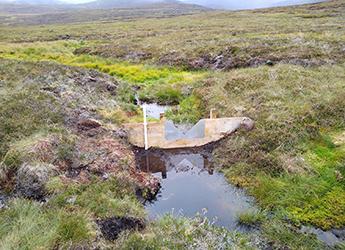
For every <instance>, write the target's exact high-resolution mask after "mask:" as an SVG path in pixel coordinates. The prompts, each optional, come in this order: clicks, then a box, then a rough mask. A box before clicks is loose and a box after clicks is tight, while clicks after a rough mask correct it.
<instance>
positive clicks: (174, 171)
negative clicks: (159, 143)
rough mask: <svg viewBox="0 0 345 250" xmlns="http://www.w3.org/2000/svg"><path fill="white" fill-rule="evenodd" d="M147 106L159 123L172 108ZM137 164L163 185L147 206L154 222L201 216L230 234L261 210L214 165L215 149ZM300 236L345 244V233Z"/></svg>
mask: <svg viewBox="0 0 345 250" xmlns="http://www.w3.org/2000/svg"><path fill="white" fill-rule="evenodd" d="M139 105H141V104H140V103H139ZM142 105H143V104H142ZM145 105H146V109H147V116H148V118H154V119H159V117H160V114H161V113H164V112H165V111H166V110H168V109H170V108H171V107H169V106H162V105H159V104H155V103H151V104H145ZM185 127H187V128H188V127H190V126H189V125H187V126H180V128H182V129H184V128H185ZM136 162H137V167H138V168H139V169H140V170H142V171H144V172H148V173H151V174H153V175H154V176H156V177H157V178H159V179H160V182H161V189H160V191H159V193H158V195H157V196H156V198H155V200H153V201H150V202H146V210H147V212H148V214H149V217H150V218H151V219H157V218H159V217H161V216H163V215H164V214H167V213H170V214H173V215H174V216H187V217H194V216H196V215H197V214H199V215H202V216H205V217H207V218H208V219H209V220H210V221H211V222H213V223H214V224H215V225H217V226H222V227H225V228H227V229H229V230H239V231H247V230H248V228H247V227H243V226H240V225H239V224H238V215H239V214H240V213H244V212H251V211H256V210H257V209H258V208H257V207H256V206H255V202H254V199H253V198H252V197H250V196H248V195H247V194H246V193H245V192H244V191H243V190H242V189H239V188H237V187H235V186H233V185H231V184H230V183H228V182H227V181H226V179H225V177H224V175H223V174H222V173H220V172H219V171H217V170H216V168H215V166H214V163H213V161H212V146H208V147H203V148H194V149H176V150H158V149H153V150H148V151H145V150H139V151H138V152H137V154H136ZM300 232H302V233H307V234H314V235H315V236H316V237H317V238H318V239H319V240H320V241H322V242H324V243H325V244H326V245H328V246H330V247H333V246H335V245H337V244H344V242H345V229H340V230H335V229H334V230H330V231H322V230H321V229H317V228H313V227H307V226H303V227H302V228H301V229H300Z"/></svg>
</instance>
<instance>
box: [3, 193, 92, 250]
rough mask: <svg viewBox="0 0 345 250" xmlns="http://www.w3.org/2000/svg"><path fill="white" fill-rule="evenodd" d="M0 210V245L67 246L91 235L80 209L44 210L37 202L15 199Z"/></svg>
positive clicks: (88, 223)
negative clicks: (70, 210)
mask: <svg viewBox="0 0 345 250" xmlns="http://www.w3.org/2000/svg"><path fill="white" fill-rule="evenodd" d="M0 214H1V216H0V225H1V226H0V239H1V241H0V247H1V249H49V248H54V247H59V248H68V247H73V246H77V245H82V244H84V243H88V242H90V241H91V240H92V239H94V237H95V229H94V225H93V223H92V222H91V221H90V219H89V216H88V215H87V214H84V213H73V212H72V213H71V212H68V211H66V210H63V209H60V210H48V209H46V208H44V207H42V205H40V204H39V203H37V202H34V201H27V200H22V199H15V200H13V201H12V202H11V203H10V204H9V209H5V210H2V211H1V212H0Z"/></svg>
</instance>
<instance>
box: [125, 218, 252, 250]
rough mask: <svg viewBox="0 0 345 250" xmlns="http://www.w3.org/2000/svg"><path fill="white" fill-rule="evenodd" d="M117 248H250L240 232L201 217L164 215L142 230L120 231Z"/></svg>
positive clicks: (248, 241)
mask: <svg viewBox="0 0 345 250" xmlns="http://www.w3.org/2000/svg"><path fill="white" fill-rule="evenodd" d="M119 244H120V249H147V250H148V249H157V250H158V249H181V250H182V249H186V248H190V249H200V248H203V249H254V247H253V246H252V244H251V242H250V240H249V238H248V237H246V236H245V235H242V234H240V233H234V232H229V231H227V230H226V229H225V228H217V227H215V226H213V225H212V224H211V223H210V222H209V221H207V220H204V219H202V218H194V219H188V218H176V217H174V216H172V215H166V216H164V217H162V218H161V219H159V220H158V221H157V222H154V223H153V224H152V225H151V226H150V228H149V229H148V230H147V231H146V232H144V233H142V234H141V233H135V234H132V235H123V237H122V238H121V239H120V241H119Z"/></svg>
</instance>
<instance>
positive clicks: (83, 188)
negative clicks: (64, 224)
mask: <svg viewBox="0 0 345 250" xmlns="http://www.w3.org/2000/svg"><path fill="white" fill-rule="evenodd" d="M47 186H48V190H49V191H50V192H52V193H55V196H54V197H53V198H52V199H51V200H50V201H49V202H48V204H49V206H52V207H58V208H66V207H67V208H69V209H72V210H83V211H87V212H88V213H90V214H92V215H93V216H95V217H96V218H107V217H112V216H125V215H126V216H134V217H140V218H142V217H144V216H145V212H144V210H143V207H142V205H141V204H140V203H139V201H138V200H137V198H136V196H135V189H134V186H133V184H130V183H128V182H127V181H126V180H121V179H120V178H118V179H114V178H112V179H110V180H107V181H101V180H99V179H98V178H96V177H95V178H94V180H93V181H92V183H88V184H76V183H74V184H73V183H69V184H65V185H63V184H61V181H59V180H57V179H53V180H52V182H50V183H48V185H47ZM70 199H72V200H75V202H72V203H70V202H69V200H70Z"/></svg>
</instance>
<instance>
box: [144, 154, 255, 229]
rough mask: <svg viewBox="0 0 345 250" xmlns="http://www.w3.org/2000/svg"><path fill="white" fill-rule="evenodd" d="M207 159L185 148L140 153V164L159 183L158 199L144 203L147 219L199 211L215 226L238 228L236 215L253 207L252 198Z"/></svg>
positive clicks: (192, 214)
mask: <svg viewBox="0 0 345 250" xmlns="http://www.w3.org/2000/svg"><path fill="white" fill-rule="evenodd" d="M210 159H211V156H210V154H209V153H207V152H191V151H189V152H188V151H185V150H184V151H150V152H148V153H142V154H141V155H140V156H139V157H138V164H139V167H140V168H141V169H142V170H143V171H146V172H150V173H152V174H154V175H155V176H156V177H158V178H160V179H161V184H162V188H161V191H160V193H159V194H158V196H157V199H156V200H155V201H153V202H151V203H148V204H147V205H146V209H147V212H148V213H149V216H150V218H153V219H155V218H157V217H159V216H162V215H164V214H166V213H173V214H174V215H177V216H178V215H184V216H187V217H194V216H195V215H196V214H197V213H199V214H205V216H206V217H207V218H209V219H210V220H211V221H214V222H215V224H216V225H218V226H224V227H226V228H229V229H235V228H238V225H237V215H238V214H239V213H241V212H245V211H249V210H254V209H255V208H254V207H253V200H252V199H251V198H250V197H248V196H247V195H246V194H245V193H244V192H243V191H242V190H240V189H238V188H236V187H234V186H231V185H229V183H228V182H227V181H226V180H225V178H224V176H223V175H222V174H221V173H219V172H217V171H214V170H213V166H212V161H211V160H210Z"/></svg>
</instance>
